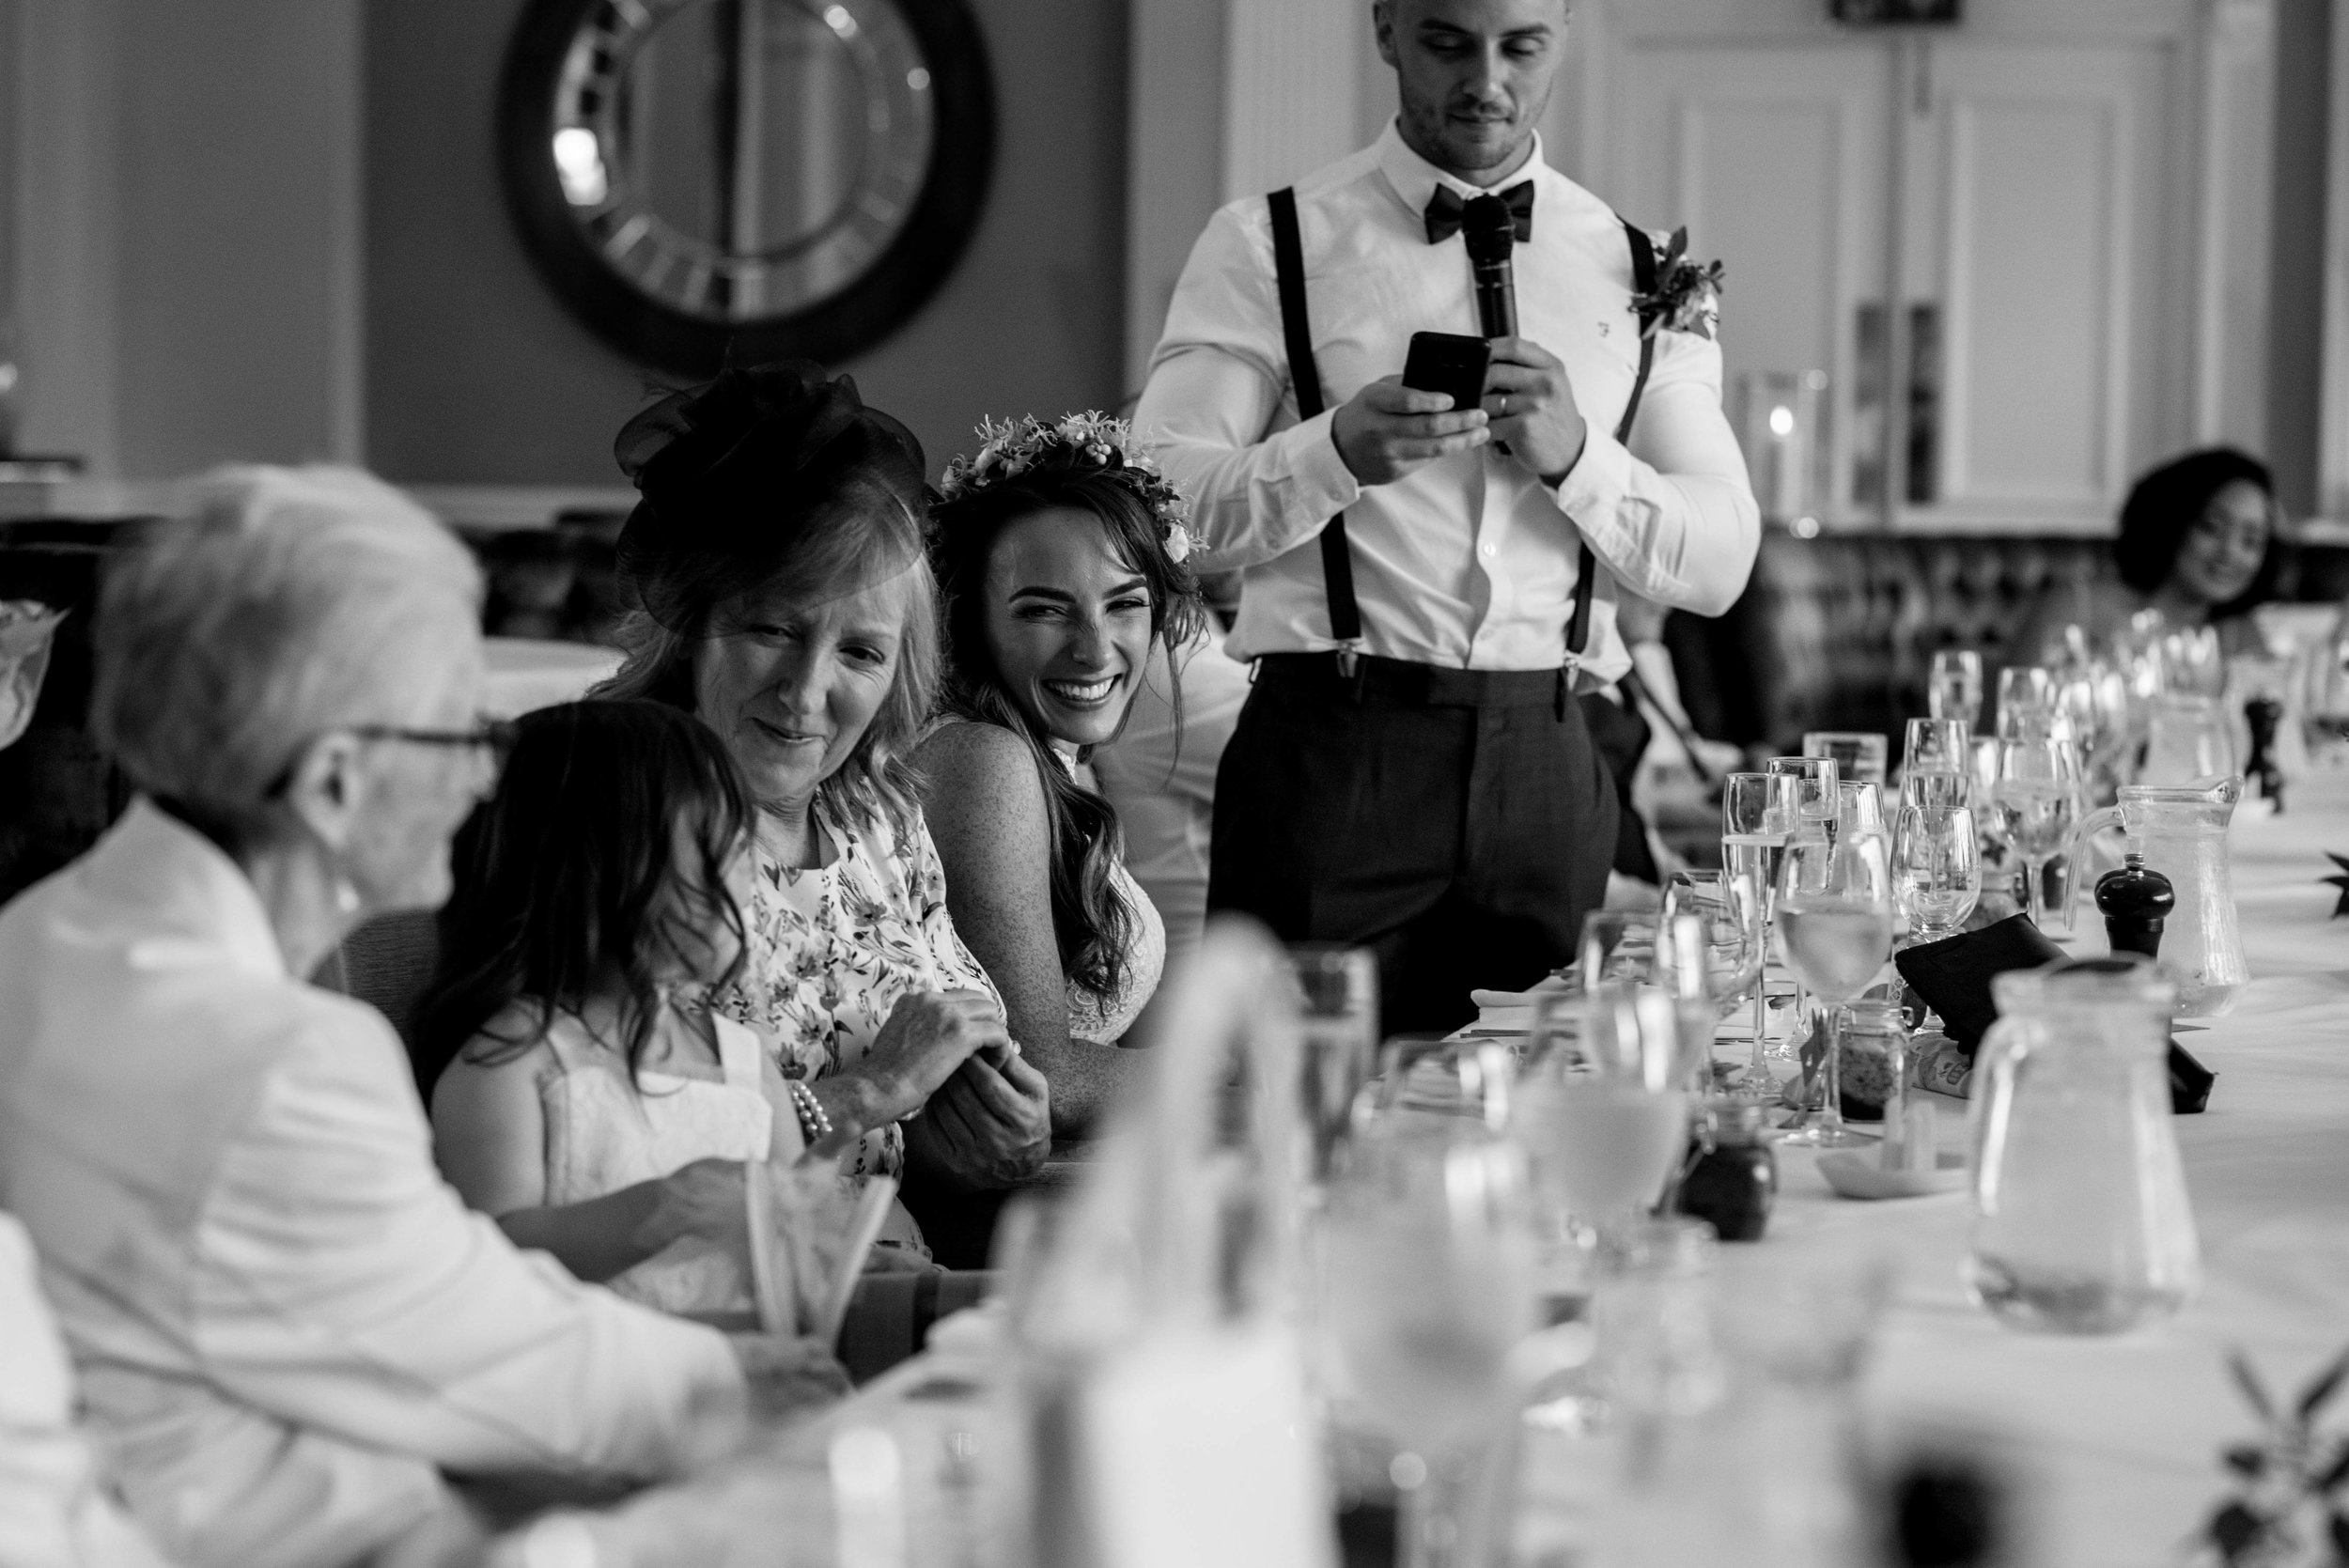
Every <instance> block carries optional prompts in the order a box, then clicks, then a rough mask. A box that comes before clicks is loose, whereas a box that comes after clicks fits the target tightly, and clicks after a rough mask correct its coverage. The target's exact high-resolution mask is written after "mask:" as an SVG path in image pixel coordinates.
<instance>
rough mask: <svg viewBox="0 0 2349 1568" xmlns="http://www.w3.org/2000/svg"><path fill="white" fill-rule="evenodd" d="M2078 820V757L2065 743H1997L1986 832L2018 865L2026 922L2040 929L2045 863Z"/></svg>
mask: <svg viewBox="0 0 2349 1568" xmlns="http://www.w3.org/2000/svg"><path fill="white" fill-rule="evenodd" d="M2077 815H2079V757H2078V753H2077V751H2076V750H2075V749H2074V747H2073V745H2072V743H2071V742H2070V741H2068V740H2055V739H2037V740H2001V741H1999V774H1998V782H1997V783H1995V784H1992V785H1991V786H1990V831H1992V832H1993V833H1995V834H1997V835H1998V837H1999V839H2001V840H2003V841H2004V842H2005V844H2006V846H2007V847H2008V848H2010V849H2012V850H2013V851H2014V852H2015V858H2016V859H2017V860H2019V861H2021V862H2023V878H2024V882H2025V885H2026V887H2025V891H2026V893H2027V895H2028V900H2029V909H2030V923H2031V924H2033V925H2036V926H2039V927H2040V928H2041V929H2043V930H2044V929H2046V914H2047V911H2046V902H2047V898H2046V876H2045V872H2046V864H2047V862H2048V861H2049V860H2051V859H2053V858H2054V857H2055V855H2056V854H2057V853H2058V852H2059V851H2060V850H2061V849H2062V847H2063V846H2064V845H2065V843H2066V842H2067V841H2069V840H2070V838H2071V836H2072V824H2073V821H2074V820H2075V819H2076V818H2077Z"/></svg>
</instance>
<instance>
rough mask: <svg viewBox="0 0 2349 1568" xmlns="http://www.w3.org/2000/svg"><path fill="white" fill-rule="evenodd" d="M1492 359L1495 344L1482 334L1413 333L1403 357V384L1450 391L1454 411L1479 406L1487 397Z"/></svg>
mask: <svg viewBox="0 0 2349 1568" xmlns="http://www.w3.org/2000/svg"><path fill="white" fill-rule="evenodd" d="M1492 362H1493V346H1492V345H1491V344H1489V343H1487V342H1486V341H1485V340H1484V339H1483V338H1481V337H1464V336H1462V335H1461V334H1458V333H1413V334H1411V349H1410V352H1409V353H1408V354H1407V355H1406V356H1405V357H1404V360H1403V384H1404V385H1405V386H1408V387H1412V388H1415V389H1416V390H1418V391H1421V392H1448V393H1450V394H1451V395H1452V407H1453V409H1454V411H1459V410H1462V409H1472V408H1476V407H1477V406H1479V405H1480V404H1482V403H1483V402H1484V400H1485V372H1486V370H1488V369H1490V368H1491V366H1492Z"/></svg>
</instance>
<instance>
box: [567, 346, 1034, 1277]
mask: <svg viewBox="0 0 2349 1568" xmlns="http://www.w3.org/2000/svg"><path fill="white" fill-rule="evenodd" d="M617 450H618V456H619V459H620V466H621V468H622V469H623V470H624V471H625V472H626V473H627V474H629V475H630V478H632V479H633V480H634V481H635V482H636V487H637V489H638V491H639V492H640V494H641V495H642V497H643V499H642V501H641V502H640V503H639V504H638V505H637V507H636V509H635V511H634V512H633V513H631V514H630V518H629V520H628V524H627V526H626V528H625V529H624V530H623V532H622V533H621V536H620V544H619V566H620V572H621V576H622V578H623V580H624V581H625V582H626V583H627V584H628V585H629V586H630V589H632V591H633V592H634V594H635V596H636V598H637V599H638V602H639V605H640V608H639V610H638V611H637V612H636V613H634V615H633V616H632V618H631V620H630V623H629V625H628V627H627V629H626V630H625V634H624V635H625V638H626V641H627V643H628V645H629V650H630V651H629V657H628V660H627V662H626V663H625V664H624V665H623V666H622V668H621V670H620V673H619V674H618V675H615V676H614V678H613V679H612V680H611V681H610V682H609V683H607V685H606V686H605V687H604V688H603V689H601V690H600V691H598V692H597V693H596V695H599V696H606V697H646V698H650V699H653V700H655V701H658V702H664V703H668V704H670V705H671V706H677V707H680V708H683V709H685V710H687V711H689V712H692V713H693V714H695V715H697V716H698V717H699V718H700V719H701V721H702V722H704V723H705V724H707V725H708V727H709V728H710V729H711V730H713V731H715V732H716V733H717V736H718V737H719V739H720V740H721V741H722V742H723V744H724V747H725V749H726V751H727V752H728V753H731V755H732V757H733V759H734V761H735V762H736V764H737V765H738V766H739V768H740V769H741V772H742V774H743V776H744V778H745V780H746V781H747V783H748V784H749V790H750V795H751V797H752V799H753V800H754V803H755V806H756V810H755V812H754V823H753V829H752V832H751V835H750V843H749V854H750V862H751V863H750V868H749V872H750V874H749V875H748V876H747V877H744V878H742V880H743V882H744V884H745V893H744V894H743V899H742V909H741V913H742V916H743V925H744V935H743V959H742V962H741V964H740V966H739V970H737V971H736V973H735V975H734V976H733V978H731V979H730V980H728V981H726V982H724V983H723V985H722V986H720V987H719V994H718V995H717V996H716V998H715V999H714V1000H715V1002H716V1005H717V1007H718V1009H719V1011H720V1012H722V1013H723V1014H724V1015H725V1016H727V1017H732V1018H734V1019H736V1020H737V1021H739V1022H742V1023H745V1024H748V1025H750V1026H752V1027H753V1028H754V1029H756V1030H758V1031H759V1032H761V1033H762V1034H764V1035H765V1036H766V1037H767V1040H768V1044H769V1048H770V1050H771V1051H772V1052H773V1053H774V1058H775V1063H776V1065H777V1066H778V1067H779V1068H780V1069H781V1071H782V1076H783V1077H784V1079H786V1080H787V1081H788V1082H789V1083H791V1084H796V1085H798V1086H799V1087H797V1088H795V1089H793V1091H792V1098H793V1100H794V1103H795V1105H796V1108H797V1110H798V1114H799V1118H800V1121H801V1132H802V1134H803V1135H804V1136H805V1138H806V1140H807V1141H808V1142H809V1143H811V1144H814V1145H823V1146H832V1145H834V1144H837V1143H839V1142H840V1141H843V1140H844V1135H846V1134H848V1133H851V1132H852V1133H854V1134H855V1135H856V1136H855V1138H854V1139H853V1141H852V1148H851V1152H850V1154H849V1156H848V1158H847V1159H846V1160H845V1161H844V1168H845V1169H848V1171H850V1172H852V1173H867V1172H871V1173H890V1174H895V1173H898V1172H901V1171H902V1172H906V1173H907V1174H908V1176H909V1177H910V1181H909V1188H911V1187H912V1186H913V1185H915V1183H916V1182H918V1183H920V1184H922V1185H926V1186H928V1187H930V1188H934V1189H935V1188H943V1189H947V1190H953V1191H973V1190H987V1189H993V1188H1007V1187H1011V1186H1014V1185H1017V1184H1018V1183H1019V1182H1020V1181H1021V1180H1023V1179H1025V1178H1026V1177H1028V1176H1029V1175H1031V1174H1033V1173H1034V1172H1035V1171H1036V1170H1037V1169H1038V1168H1039V1167H1040V1166H1041V1164H1042V1162H1043V1158H1044V1156H1045V1154H1046V1152H1047V1151H1048V1149H1049V1146H1050V1133H1049V1112H1048V1091H1047V1086H1046V1083H1045V1080H1044V1079H1043V1077H1042V1076H1040V1075H1039V1074H1038V1072H1037V1071H1036V1069H1035V1068H1034V1067H1033V1066H1031V1065H1030V1064H1029V1063H1026V1062H1024V1061H1022V1060H1020V1055H1019V1047H1018V1046H1017V1045H1015V1044H1014V1043H1013V1039H1012V1036H1011V1035H1010V1034H1009V1033H1007V1032H1006V1031H1005V1028H1004V1022H1003V1003H1002V1001H1000V1000H999V998H998V997H997V995H996V993H995V990H994V987H993V986H992V985H991V984H990V983H989V981H988V973H987V970H984V969H982V968H981V967H980V965H979V963H978V961H977V960H976V959H974V958H973V957H972V955H971V953H970V951H969V950H968V949H966V948H965V947H964V946H963V944H962V941H961V939H959V938H958V937H957V935H956V931H955V925H954V922H953V921H952V919H951V918H949V915H948V912H947V903H946V892H945V880H944V872H943V870H942V868H941V864H940V861H939V856H938V852H937V850H936V849H935V848H933V847H932V846H931V842H930V834H929V830H928V828H927V827H926V825H925V823H924V820H923V815H922V804H921V801H920V800H919V799H918V798H917V796H916V794H915V790H914V784H913V772H912V768H911V759H910V750H911V747H912V745H913V742H914V740H915V738H916V737H917V736H918V735H919V733H920V731H921V727H922V725H923V723H924V722H926V720H927V718H928V716H929V713H930V709H931V706H932V704H933V702H934V699H935V695H936V693H937V691H938V685H939V639H938V624H937V608H936V606H937V587H936V584H935V582H934V580H933V579H932V577H931V573H930V567H929V562H928V560H927V558H926V555H925V554H924V551H923V520H924V514H925V512H926V502H927V489H926V484H925V482H924V469H923V459H922V449H921V447H920V445H919V444H918V443H917V442H915V441H914V439H913V437H912V435H911V433H910V432H909V431H908V430H907V429H906V428H905V427H904V426H902V425H900V424H898V423H897V422H896V421H895V420H894V419H892V418H890V417H889V416H888V415H887V414H884V413H882V412H880V411H878V410H875V409H870V408H866V407H865V406H864V405H863V402H862V401H861V400H860V399H859V398H858V396H857V393H856V387H855V385H854V383H852V382H851V381H850V380H848V378H847V377H845V376H843V377H840V378H838V379H837V380H827V379H826V377H825V375H824V373H823V371H822V370H821V369H819V368H818V367H817V366H816V365H811V364H807V363H806V362H803V361H792V362H786V363H782V364H777V365H762V366H758V367H755V368H751V369H733V368H730V369H728V370H726V371H724V372H723V374H721V375H720V376H719V377H718V379H717V380H714V381H712V382H710V383H708V385H705V386H701V387H696V388H693V389H692V390H690V391H686V392H681V393H677V394H676V395H674V396H670V397H668V398H666V399H664V400H662V401H661V403H659V404H657V405H655V406H654V407H653V408H651V409H648V410H646V411H645V412H644V413H642V414H639V415H638V416H637V417H636V418H634V419H632V420H630V422H629V424H628V425H627V427H625V428H624V429H622V431H621V432H620V437H619V442H618V443H617ZM941 1066H942V1067H943V1069H944V1071H943V1075H942V1080H941ZM899 1219H900V1221H901V1223H902V1222H905V1221H906V1219H907V1217H906V1216H903V1215H900V1216H899ZM906 1229H907V1230H909V1231H910V1224H907V1225H906ZM897 1238H898V1239H910V1238H909V1237H908V1236H907V1235H905V1234H902V1233H900V1234H899V1235H898V1237H897ZM979 1256H980V1258H983V1257H984V1253H983V1251H982V1252H981V1253H980V1254H979ZM963 1261H977V1260H975V1259H970V1258H968V1257H967V1255H966V1257H965V1258H963V1259H955V1258H947V1257H944V1256H943V1255H941V1262H949V1263H954V1262H963Z"/></svg>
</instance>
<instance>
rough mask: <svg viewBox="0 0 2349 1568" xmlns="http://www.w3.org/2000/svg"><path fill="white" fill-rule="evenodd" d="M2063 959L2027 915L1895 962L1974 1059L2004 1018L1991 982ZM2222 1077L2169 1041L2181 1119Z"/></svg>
mask: <svg viewBox="0 0 2349 1568" xmlns="http://www.w3.org/2000/svg"><path fill="white" fill-rule="evenodd" d="M2063 956H2064V953H2063V950H2062V949H2061V948H2060V947H2058V946H2056V944H2055V943H2053V942H2051V941H2049V940H2048V939H2046V936H2044V935H2043V934H2042V933H2041V932H2040V929H2039V927H2037V926H2036V925H2033V924H2031V923H2030V917H2029V916H2028V915H2019V914H2018V915H2009V916H2008V917H2007V918H2006V919H2004V920H2001V921H1999V922H1997V923H1995V924H1990V925H1985V926H1983V928H1982V929H1981V930H1979V931H1966V932H1961V933H1960V934H1958V935H1957V936H1954V937H1950V938H1946V939H1943V940H1941V941H1937V942H1922V943H1920V944H1919V945H1917V946H1915V947H1910V948H1904V949H1902V950H1901V952H1900V953H1899V954H1898V955H1895V956H1894V958H1893V960H1892V962H1893V964H1894V965H1895V967H1897V968H1898V969H1899V970H1900V971H1901V978H1902V979H1903V980H1906V982H1908V987H1909V989H1910V990H1913V991H1915V992H1916V993H1917V995H1918V996H1919V997H1921V999H1923V1001H1924V1003H1925V1005H1926V1006H1928V1007H1930V1008H1932V1009H1933V1010H1934V1011H1935V1012H1936V1013H1938V1014H1939V1015H1941V1028H1942V1032H1945V1033H1946V1034H1948V1035H1949V1037H1950V1038H1951V1039H1952V1040H1953V1041H1955V1042H1956V1043H1957V1047H1958V1048H1959V1049H1960V1050H1963V1051H1964V1052H1965V1053H1966V1054H1967V1055H1968V1056H1969V1057H1970V1056H1972V1055H1973V1054H1974V1051H1975V1049H1976V1048H1978V1047H1980V1046H1981V1044H1982V1037H1983V1033H1984V1032H1987V1031H1988V1029H1989V1028H1990V1026H1991V1024H1992V1023H1993V1022H1995V1021H1996V1020H1997V1018H1998V1017H1999V1009H1998V1006H1997V1004H1996V1003H1994V1002H1993V1001H1991V1000H1990V982H1991V980H1992V979H1993V978H1995V977H1996V976H1999V975H2001V974H2004V973H2006V972H2007V970H2035V969H2039V968H2041V967H2043V966H2045V965H2047V964H2052V963H2054V962H2055V961H2056V960H2058V959H2060V958H2061V957H2063ZM2216 1078H2217V1074H2215V1073H2213V1072H2212V1071H2211V1070H2210V1069H2209V1068H2208V1067H2205V1066H2203V1065H2202V1064H2201V1063H2200V1062H2197V1061H2196V1060H2194V1058H2193V1056H2192V1055H2191V1054H2189V1053H2188V1052H2187V1051H2186V1048H2184V1047H2182V1046H2180V1045H2179V1044H2178V1042H2177V1040H2176V1038H2175V1037H2174V1036H2173V1037H2172V1038H2171V1039H2170V1110H2173V1111H2175V1112H2177V1113H2178V1114H2180V1115H2187V1114H2191V1113H2192V1112H2194V1111H2198V1110H2203V1109H2204V1108H2205V1107H2207V1106H2208V1105H2209V1104H2210V1086H2211V1083H2212V1082H2213V1080H2214V1079H2216Z"/></svg>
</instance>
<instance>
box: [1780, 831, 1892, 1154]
mask: <svg viewBox="0 0 2349 1568" xmlns="http://www.w3.org/2000/svg"><path fill="white" fill-rule="evenodd" d="M1893 920H1894V913H1893V904H1892V877H1891V863H1890V854H1889V852H1888V846H1886V844H1885V842H1884V838H1883V835H1881V834H1880V833H1841V834H1838V835H1837V836H1836V837H1835V838H1834V839H1833V840H1832V841H1829V840H1826V839H1797V841H1795V842H1794V843H1792V844H1789V845H1788V846H1786V863H1785V866H1784V868H1783V870H1782V871H1781V873H1780V877H1779V886H1778V926H1779V936H1780V939H1781V941H1782V942H1783V943H1784V945H1785V949H1786V960H1787V963H1788V965H1789V966H1790V967H1791V968H1792V969H1793V970H1794V971H1795V973H1796V974H1797V976H1798V977H1799V978H1800V979H1801V981H1802V983H1803V987H1804V989H1805V990H1807V991H1808V992H1809V993H1810V994H1811V996H1812V998H1813V999H1814V1000H1815V1001H1818V1002H1819V1004H1820V1008H1821V1019H1820V1024H1819V1028H1818V1031H1817V1032H1816V1033H1815V1034H1814V1035H1813V1036H1812V1048H1808V1049H1806V1050H1805V1051H1804V1052H1803V1067H1804V1073H1803V1090H1804V1094H1805V1112H1804V1115H1803V1117H1802V1118H1801V1119H1800V1125H1798V1126H1796V1127H1795V1128H1793V1129H1792V1130H1790V1131H1789V1132H1787V1133H1786V1134H1784V1135H1783V1136H1784V1139H1785V1141H1792V1142H1798V1143H1807V1144H1810V1145H1812V1146H1813V1147H1816V1148H1841V1147H1843V1146H1845V1145H1848V1144H1852V1143H1865V1142H1873V1141H1874V1140H1873V1139H1871V1138H1869V1137H1868V1136H1867V1135H1866V1134H1863V1133H1856V1132H1853V1131H1851V1130H1850V1129H1849V1128H1847V1127H1845V1126H1843V1106H1842V1100H1841V1095H1840V1094H1839V1092H1838V1088H1837V1082H1836V1051H1837V1040H1836V1034H1837V1026H1836V1014H1837V1012H1838V1010H1839V1009H1840V1008H1841V1007H1842V1006H1843V1003H1844V1002H1847V1001H1851V1000H1852V999H1853V998H1854V997H1857V996H1859V994H1860V993H1861V992H1862V991H1865V990H1866V989H1867V988H1868V987H1869V986H1873V985H1874V984H1875V978H1876V975H1877V974H1878V972H1879V971H1881V970H1883V968H1884V966H1885V964H1886V963H1887V961H1889V960H1890V958H1891V956H1892V923H1893ZM1814 1082H1815V1083H1817V1084H1819V1085H1820V1086H1821V1094H1820V1103H1819V1106H1818V1110H1817V1114H1816V1115H1815V1116H1813V1115H1812V1114H1811V1113H1810V1107H1809V1097H1810V1095H1811V1094H1812V1089H1813V1085H1814Z"/></svg>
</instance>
